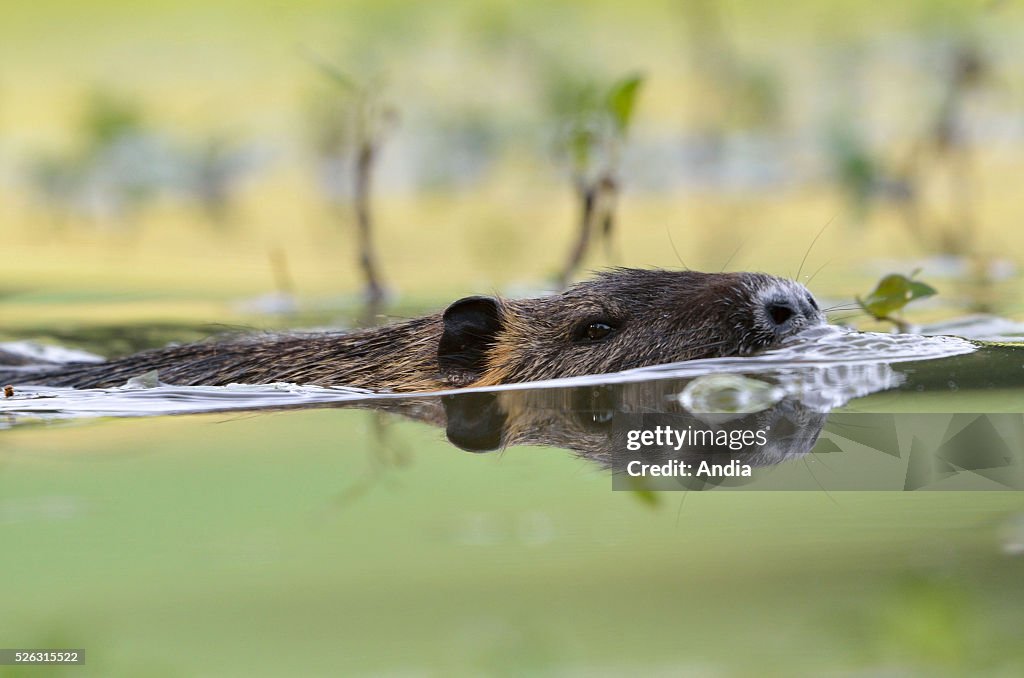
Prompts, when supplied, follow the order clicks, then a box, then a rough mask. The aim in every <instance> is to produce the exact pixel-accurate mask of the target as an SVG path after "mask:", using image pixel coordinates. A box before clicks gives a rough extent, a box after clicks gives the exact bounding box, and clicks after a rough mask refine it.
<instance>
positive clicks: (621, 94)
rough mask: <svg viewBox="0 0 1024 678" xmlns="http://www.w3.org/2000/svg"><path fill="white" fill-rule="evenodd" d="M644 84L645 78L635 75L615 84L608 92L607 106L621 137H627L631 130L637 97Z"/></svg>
mask: <svg viewBox="0 0 1024 678" xmlns="http://www.w3.org/2000/svg"><path fill="white" fill-rule="evenodd" d="M643 82H644V76H642V75H639V74H634V75H630V76H627V77H625V78H623V79H621V80H619V81H618V82H615V83H613V84H612V86H611V88H610V89H609V90H608V97H607V100H606V102H605V104H606V106H607V108H608V113H609V114H611V117H612V120H613V121H614V123H615V129H616V131H617V132H618V133H619V135H620V136H625V135H626V130H628V129H629V123H630V122H631V121H632V119H633V111H634V109H635V108H636V97H637V94H638V93H639V92H640V86H641V85H642V84H643Z"/></svg>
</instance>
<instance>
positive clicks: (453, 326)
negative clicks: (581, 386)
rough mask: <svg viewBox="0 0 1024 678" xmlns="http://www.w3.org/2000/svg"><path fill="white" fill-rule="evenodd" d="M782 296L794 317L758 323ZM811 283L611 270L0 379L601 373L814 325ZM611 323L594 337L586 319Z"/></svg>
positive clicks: (361, 381)
mask: <svg viewBox="0 0 1024 678" xmlns="http://www.w3.org/2000/svg"><path fill="white" fill-rule="evenodd" d="M772 299H780V300H782V302H784V303H786V304H789V305H791V306H792V307H793V308H794V309H795V311H794V313H795V315H794V319H793V321H792V322H791V323H787V325H786V327H785V331H784V332H783V331H781V330H779V329H778V328H776V327H774V326H772V325H771V323H770V322H768V321H767V320H766V316H765V311H764V308H765V304H766V303H771V302H772ZM823 320H824V316H823V315H822V314H821V313H820V311H818V310H817V306H816V305H815V304H814V302H813V299H812V298H811V297H810V295H809V293H808V292H807V291H806V290H805V289H804V288H803V287H802V286H799V285H797V284H796V283H794V282H792V281H788V280H783V279H780V278H775V277H773V276H768V275H765V274H760V273H715V274H711V273H698V272H695V271H665V270H659V269H643V270H641V269H616V270H613V271H609V272H606V273H602V274H600V275H598V276H596V277H595V278H593V279H591V280H588V281H585V282H582V283H579V284H577V285H576V286H574V287H572V288H571V289H569V290H568V291H566V292H564V293H562V294H558V295H552V296H547V297H538V298H532V299H519V300H505V299H492V298H486V297H471V298H467V299H463V300H460V301H458V302H455V303H454V304H452V305H451V306H450V307H449V308H448V310H447V311H445V312H444V313H435V314H432V315H428V316H425V317H422V318H416V319H412V320H407V321H402V322H398V323H395V324H392V325H387V326H384V327H379V328H373V329H367V330H360V331H356V332H351V333H347V334H345V333H334V332H330V333H315V334H284V335H272V334H262V335H252V336H247V337H239V338H233V339H221V340H215V341H205V342H199V343H194V344H186V345H182V346H171V347H168V348H163V349H157V350H152V351H144V352H142V353H137V354H134V355H130V356H127V357H124V358H119V359H115V360H112V361H109V362H106V363H98V364H97V363H89V364H86V363H77V364H75V363H72V364H66V365H61V366H59V367H40V368H38V369H36V370H32V371H28V372H26V371H24V370H22V371H10V370H8V371H4V370H3V369H0V383H7V382H12V383H40V384H47V385H52V386H71V387H77V388H105V387H117V386H122V385H124V384H125V382H127V381H128V380H129V379H131V378H132V377H137V376H139V375H141V374H143V373H146V372H150V371H152V370H156V371H157V372H158V376H159V379H160V381H162V382H164V383H169V384H178V385H186V386H187V385H215V386H216V385H226V384H231V383H247V384H260V383H273V382H292V383H297V384H318V385H323V386H349V387H357V388H366V389H372V390H377V391H392V392H424V391H434V390H440V389H447V388H453V387H462V386H488V385H497V384H505V383H516V382H526V381H537V380H542V379H552V378H560V377H571V376H580V375H584V374H601V373H609V372H615V371H619V370H623V369H629V368H634V367H642V366H648V365H656V364H662V363H667V362H676V361H682V360H691V359H694V358H710V357H718V356H732V355H745V354H749V353H753V352H755V351H758V350H761V349H764V348H770V347H771V346H774V345H776V344H777V343H778V342H779V341H780V340H781V339H782V338H784V336H788V334H792V333H793V332H796V331H799V330H800V329H802V328H803V327H806V326H809V325H813V324H818V323H820V322H823ZM595 322H596V323H601V324H606V325H611V326H612V327H613V329H614V331H613V332H612V333H611V335H610V336H608V337H606V338H602V339H601V340H599V341H590V340H589V339H588V338H587V336H586V335H585V334H583V335H581V332H584V333H585V331H586V328H587V327H588V324H590V323H595Z"/></svg>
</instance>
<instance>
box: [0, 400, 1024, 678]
mask: <svg viewBox="0 0 1024 678" xmlns="http://www.w3.org/2000/svg"><path fill="white" fill-rule="evenodd" d="M910 391H911V393H908V395H912V394H913V389H910ZM960 393H961V394H962V392H960ZM886 395H887V394H880V395H877V396H873V397H875V398H880V397H883V396H886ZM924 395H928V394H924ZM888 396H889V397H890V398H891V396H892V394H891V393H890V394H888ZM868 401H869V399H865V400H864V401H863V402H868ZM859 402H862V401H857V400H854V401H853V402H852V404H851V405H850V406H848V407H847V408H846V409H847V411H850V410H854V409H856V408H855V406H856V405H857V403H859ZM882 402H885V401H882ZM826 430H827V427H826ZM811 458H812V459H813V458H814V457H813V455H812V457H811ZM824 461H826V462H827V461H828V460H827V459H824ZM798 463H801V464H802V463H807V461H806V460H800V461H799V462H798ZM1021 511H1024V500H1022V498H1021V496H1020V495H1019V494H1016V493H1012V492H918V493H914V492H830V491H805V492H755V491H711V492H687V493H683V492H664V493H656V494H655V495H654V497H653V499H652V498H651V497H650V496H646V495H643V494H637V493H631V492H613V491H612V490H611V480H610V478H609V476H608V474H607V473H606V472H605V471H604V470H602V469H601V468H600V467H599V466H598V465H596V464H594V463H592V462H590V461H587V460H584V459H581V458H579V457H577V456H576V455H574V454H571V453H568V452H566V451H565V450H559V449H552V448H541V447H512V448H510V449H507V450H505V451H504V452H500V453H488V454H472V453H468V452H464V451H462V450H459V449H457V448H455V447H453V446H452V445H450V444H448V442H447V441H446V440H445V434H444V431H443V430H441V429H439V428H436V427H433V426H428V425H425V424H421V423H417V422H413V421H409V420H407V419H404V418H401V417H397V416H395V415H387V414H383V413H380V412H374V411H363V410H352V409H320V410H299V411H289V412H263V413H221V414H208V415H201V416H174V417H159V418H155V417H154V418H142V419H133V420H126V419H107V420H93V421H85V422H83V421H79V422H51V423H48V424H40V425H22V426H17V427H15V428H12V429H10V430H7V431H3V432H2V433H0V544H2V546H3V548H2V552H0V577H2V581H3V582H4V583H3V586H2V589H0V591H2V596H3V604H2V612H0V638H2V639H3V645H5V646H7V647H76V648H84V649H85V650H86V652H87V661H86V665H85V666H84V667H49V668H45V667H33V668H22V669H18V670H15V669H12V668H9V667H8V668H6V669H0V672H2V673H3V675H33V676H35V675H58V674H60V675H63V674H69V673H74V674H75V675H95V676H139V675H146V676H148V675H155V676H186V675H188V676H190V675H211V676H214V675H216V676H223V675H238V676H243V675H244V676H254V675H271V676H276V675H304V676H307V675H308V676H318V675H353V674H355V675H359V674H374V675H379V674H390V675H395V674H402V675H480V674H490V675H581V674H587V675H590V674H595V673H596V674H601V673H602V672H603V673H605V674H620V673H629V674H650V673H654V674H663V675H681V674H682V675H702V676H703V675H780V676H783V675H785V676H790V675H821V673H822V672H824V671H827V670H830V671H835V670H837V669H838V670H840V672H842V671H843V670H847V671H856V670H863V671H866V672H867V673H868V674H872V673H875V672H879V671H882V670H883V669H887V670H892V671H896V672H902V673H901V675H927V676H931V675H977V674H978V672H979V671H981V672H983V673H985V674H987V675H1019V672H1020V671H1021V670H1024V651H1022V650H1021V647H1020V644H1019V628H1020V622H1021V619H1022V612H1021V610H1024V588H1022V587H1021V585H1020V582H1021V577H1022V575H1024V561H1022V560H1021V559H1020V557H1015V556H1013V555H1010V554H1009V553H1008V552H1007V548H1008V546H1007V544H1008V543H1009V542H1012V541H1013V539H1015V538H1019V535H1018V534H1017V533H1015V532H1014V530H1015V529H1017V530H1018V531H1019V527H1017V528H1015V527H1014V525H1015V524H1016V523H1015V522H1014V521H1018V522H1019V516H1020V512H1021ZM1015 535H1016V536H1015ZM1008 540H1009V542H1008ZM18 671H20V673H18Z"/></svg>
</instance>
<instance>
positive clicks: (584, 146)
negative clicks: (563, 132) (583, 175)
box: [566, 125, 597, 172]
mask: <svg viewBox="0 0 1024 678" xmlns="http://www.w3.org/2000/svg"><path fill="white" fill-rule="evenodd" d="M596 142H597V138H596V136H595V135H594V131H593V130H592V129H590V128H589V127H587V126H586V125H573V126H572V128H571V129H570V130H569V133H568V136H567V138H566V146H567V147H568V150H569V156H570V157H571V158H572V163H573V167H574V168H575V169H576V171H577V172H586V171H587V169H588V168H589V167H590V159H591V155H592V154H593V150H594V144H595V143H596Z"/></svg>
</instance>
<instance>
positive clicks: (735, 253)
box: [720, 238, 747, 272]
mask: <svg viewBox="0 0 1024 678" xmlns="http://www.w3.org/2000/svg"><path fill="white" fill-rule="evenodd" d="M746 242H747V239H746V238H744V239H743V240H740V244H739V245H736V249H734V250H733V251H732V254H730V255H729V258H728V259H726V260H725V263H724V264H722V268H721V271H720V272H724V271H725V269H727V268H729V264H730V263H732V260H733V257H735V256H736V255H737V254H739V252H740V248H741V247H743V245H744V244H746Z"/></svg>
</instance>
